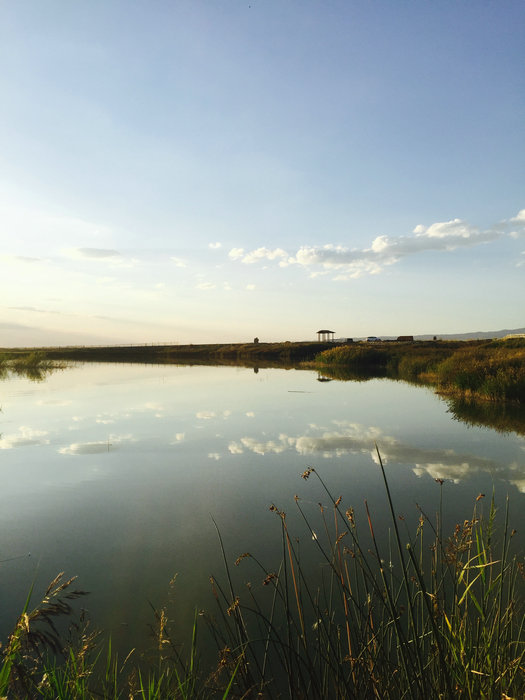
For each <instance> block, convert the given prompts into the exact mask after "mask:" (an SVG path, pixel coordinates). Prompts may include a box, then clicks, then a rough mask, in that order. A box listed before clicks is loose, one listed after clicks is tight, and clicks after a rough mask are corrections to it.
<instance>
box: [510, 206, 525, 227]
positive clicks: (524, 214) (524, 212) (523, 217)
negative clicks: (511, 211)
mask: <svg viewBox="0 0 525 700" xmlns="http://www.w3.org/2000/svg"><path fill="white" fill-rule="evenodd" d="M511 221H512V222H513V223H517V224H525V209H520V210H519V212H518V213H517V214H516V216H513V217H512V219H511Z"/></svg>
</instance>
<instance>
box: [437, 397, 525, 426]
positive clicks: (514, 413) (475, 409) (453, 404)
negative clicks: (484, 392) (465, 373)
mask: <svg viewBox="0 0 525 700" xmlns="http://www.w3.org/2000/svg"><path fill="white" fill-rule="evenodd" d="M447 403H448V405H449V411H450V413H451V414H452V415H453V416H454V418H455V419H456V420H460V421H463V422H464V423H467V425H482V426H487V427H488V428H493V429H494V430H497V431H499V432H502V433H510V432H515V433H518V435H525V406H520V405H518V404H512V403H496V402H492V401H467V400H465V399H456V398H453V399H448V401H447Z"/></svg>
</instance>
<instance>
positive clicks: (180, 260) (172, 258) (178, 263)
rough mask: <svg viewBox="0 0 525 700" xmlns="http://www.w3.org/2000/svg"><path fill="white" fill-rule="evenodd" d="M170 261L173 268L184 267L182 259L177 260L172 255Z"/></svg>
mask: <svg viewBox="0 0 525 700" xmlns="http://www.w3.org/2000/svg"><path fill="white" fill-rule="evenodd" d="M170 260H171V261H172V262H174V263H175V267H186V265H187V262H186V260H184V258H177V257H176V256H175V255H172V256H171V258H170Z"/></svg>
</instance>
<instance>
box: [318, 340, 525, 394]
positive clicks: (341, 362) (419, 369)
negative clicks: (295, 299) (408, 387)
mask: <svg viewBox="0 0 525 700" xmlns="http://www.w3.org/2000/svg"><path fill="white" fill-rule="evenodd" d="M315 364H316V365H317V366H318V367H322V369H323V371H324V372H326V373H329V374H333V376H334V378H338V379H343V378H345V372H347V373H353V374H354V375H355V374H356V373H358V372H365V373H367V374H368V375H369V376H372V375H375V376H387V377H390V378H393V379H403V380H406V381H411V382H416V383H425V384H429V385H432V386H434V387H435V388H436V389H437V390H438V391H439V392H441V393H444V394H448V395H456V396H461V397H463V398H471V399H480V400H484V401H512V402H521V403H522V402H524V401H525V340H521V339H519V340H515V341H512V340H510V341H473V342H444V341H436V342H428V343H408V344H395V343H392V344H386V343H385V344H383V345H380V346H378V345H373V346H368V345H366V344H364V343H359V344H354V345H343V346H338V347H336V348H333V349H330V350H325V351H324V352H322V353H320V354H319V355H318V356H317V357H316V360H315Z"/></svg>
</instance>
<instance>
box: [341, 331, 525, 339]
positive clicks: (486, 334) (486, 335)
mask: <svg viewBox="0 0 525 700" xmlns="http://www.w3.org/2000/svg"><path fill="white" fill-rule="evenodd" d="M400 335H408V334H405V333H400ZM506 335H525V328H504V329H502V330H499V331H471V332H470V333H427V334H426V335H415V336H414V340H432V339H433V338H434V337H436V338H437V339H438V340H491V339H493V338H504V337H505V336H506ZM379 337H380V338H381V339H382V340H396V338H397V337H398V336H396V335H381V336H379ZM336 340H343V338H336ZM354 340H366V337H363V338H361V337H355V338H354Z"/></svg>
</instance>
